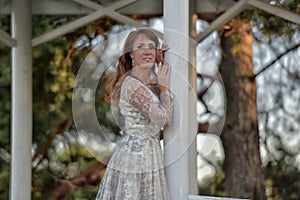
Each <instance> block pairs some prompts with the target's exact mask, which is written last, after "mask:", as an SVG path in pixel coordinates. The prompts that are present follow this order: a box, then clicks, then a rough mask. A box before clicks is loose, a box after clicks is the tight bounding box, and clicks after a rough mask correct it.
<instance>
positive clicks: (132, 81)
mask: <svg viewBox="0 0 300 200" xmlns="http://www.w3.org/2000/svg"><path fill="white" fill-rule="evenodd" d="M123 85H126V86H131V87H140V86H143V85H144V84H143V83H142V82H141V81H140V80H138V79H137V78H134V77H132V76H130V75H128V76H126V77H125V79H124V81H123Z"/></svg>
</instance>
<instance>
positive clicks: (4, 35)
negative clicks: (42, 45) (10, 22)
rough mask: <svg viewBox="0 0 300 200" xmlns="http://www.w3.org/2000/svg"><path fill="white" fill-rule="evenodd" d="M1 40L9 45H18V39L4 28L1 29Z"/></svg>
mask: <svg viewBox="0 0 300 200" xmlns="http://www.w3.org/2000/svg"><path fill="white" fill-rule="evenodd" d="M0 40H1V41H2V42H4V43H5V44H7V45H8V46H9V47H15V46H16V45H17V41H16V40H15V39H13V38H12V37H11V36H10V35H9V34H8V33H6V32H5V31H3V30H0Z"/></svg>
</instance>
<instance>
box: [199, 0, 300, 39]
mask: <svg viewBox="0 0 300 200" xmlns="http://www.w3.org/2000/svg"><path fill="white" fill-rule="evenodd" d="M250 5H251V6H254V7H257V8H259V9H261V10H264V11H266V12H269V13H271V14H273V15H276V16H278V17H280V18H282V19H285V20H287V21H290V22H292V23H295V24H300V15H298V14H296V13H293V12H291V11H288V10H285V9H282V8H279V7H276V6H272V5H269V4H267V3H265V2H262V1H259V0H240V1H239V2H238V3H236V4H235V5H234V6H233V7H231V8H230V9H228V10H227V11H226V12H225V13H224V14H222V15H221V16H220V17H218V18H217V19H216V20H214V21H213V22H212V23H211V24H210V26H209V27H208V28H206V29H205V30H204V31H203V32H201V33H200V34H198V35H197V36H196V37H195V40H196V41H197V42H201V41H202V40H203V39H204V38H205V37H207V36H208V35H209V34H210V33H212V32H213V31H214V30H218V29H219V28H221V27H222V26H224V25H225V24H226V23H227V22H228V21H229V20H230V19H232V18H233V17H234V16H236V15H238V14H239V13H240V12H241V11H243V10H244V9H245V8H246V7H247V6H250Z"/></svg>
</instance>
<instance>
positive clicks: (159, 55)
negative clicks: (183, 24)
mask: <svg viewBox="0 0 300 200" xmlns="http://www.w3.org/2000/svg"><path fill="white" fill-rule="evenodd" d="M168 50H169V47H168V46H167V45H166V44H164V43H163V44H162V46H161V47H157V49H156V62H157V63H163V62H164V57H165V52H166V51H168Z"/></svg>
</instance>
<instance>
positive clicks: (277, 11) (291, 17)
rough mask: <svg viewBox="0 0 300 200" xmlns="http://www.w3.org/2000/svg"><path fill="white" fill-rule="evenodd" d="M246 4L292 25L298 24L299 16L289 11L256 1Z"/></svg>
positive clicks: (250, 0)
mask: <svg viewBox="0 0 300 200" xmlns="http://www.w3.org/2000/svg"><path fill="white" fill-rule="evenodd" d="M247 3H248V4H249V5H251V6H254V7H257V8H259V9H261V10H264V11H266V12H268V13H271V14H273V15H276V16H278V17H280V18H283V19H285V20H287V21H290V22H292V23H295V24H300V15H298V14H296V13H293V12H291V11H288V10H285V9H282V8H279V7H277V6H272V5H269V4H267V3H264V2H262V1H258V0H248V1H247Z"/></svg>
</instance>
